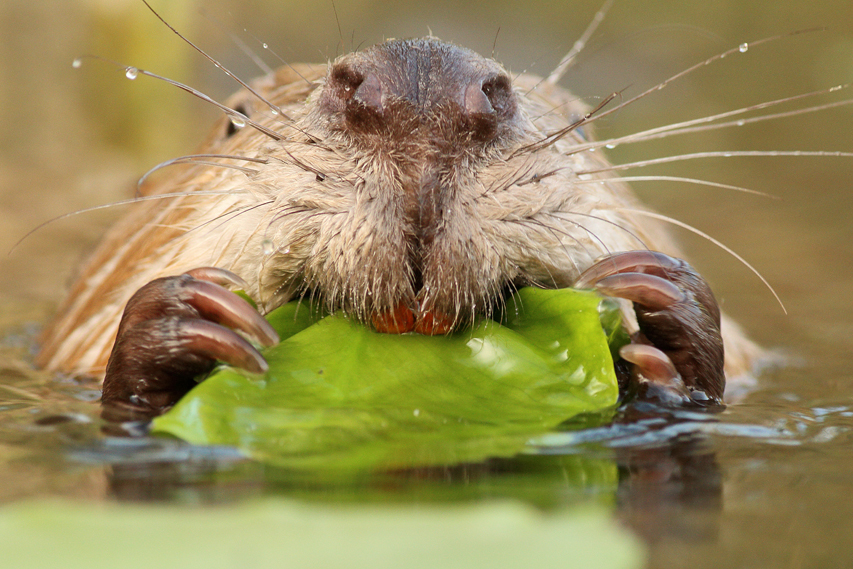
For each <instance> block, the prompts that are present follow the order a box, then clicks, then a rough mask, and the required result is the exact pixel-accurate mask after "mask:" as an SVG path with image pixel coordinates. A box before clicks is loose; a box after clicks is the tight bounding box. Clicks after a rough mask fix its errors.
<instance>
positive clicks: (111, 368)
mask: <svg viewBox="0 0 853 569" xmlns="http://www.w3.org/2000/svg"><path fill="white" fill-rule="evenodd" d="M225 286H233V287H236V288H245V287H246V283H245V282H244V281H243V279H241V278H240V277H238V276H237V275H235V274H233V273H231V272H229V271H225V270H222V269H217V268H213V267H204V268H199V269H194V270H192V271H188V272H187V273H184V274H183V275H180V276H174V277H165V278H160V279H156V280H153V281H151V282H150V283H148V284H147V285H145V286H143V287H142V288H140V289H139V290H138V291H137V292H136V293H135V294H134V295H133V296H132V297H131V299H130V300H129V301H128V303H127V306H126V307H125V309H124V314H123V316H122V319H121V323H120V324H119V329H118V335H117V336H116V342H115V345H114V346H113V350H112V353H111V354H110V359H109V363H108V364H107V372H106V377H105V379H104V391H103V396H102V399H101V400H102V402H103V403H105V404H107V403H118V404H127V405H130V406H131V407H133V408H135V409H138V410H141V411H151V412H153V413H160V412H163V411H165V410H166V409H168V408H169V407H171V406H172V405H173V404H174V403H175V402H176V401H177V400H178V399H180V398H181V397H182V396H183V395H184V394H185V393H186V392H187V391H189V390H190V389H191V388H192V387H193V385H195V379H196V378H197V377H199V376H201V375H203V374H206V373H208V372H209V371H210V370H211V369H212V368H213V366H214V365H215V363H216V361H223V362H225V363H228V364H231V365H234V366H237V367H240V368H242V369H245V370H247V371H251V372H257V373H261V372H264V371H266V370H267V363H266V361H265V360H264V358H263V356H261V354H260V353H258V351H257V350H256V349H255V348H254V347H253V346H252V344H250V343H249V342H248V341H246V340H245V339H244V338H243V337H242V336H240V335H238V334H237V333H236V332H235V331H234V330H239V331H241V332H243V333H245V334H246V335H247V336H248V337H249V338H252V339H253V340H255V341H256V342H257V343H258V344H260V345H263V346H270V345H273V344H276V343H278V334H276V332H275V330H273V329H272V327H271V326H270V325H269V323H268V322H267V321H266V320H264V319H263V317H261V315H260V314H258V312H257V311H256V310H255V309H254V308H253V307H252V306H251V305H250V304H249V303H248V302H246V301H245V300H243V299H242V298H240V297H239V296H238V295H236V294H234V293H233V292H230V291H228V290H227V289H225V288H224V287H225ZM231 328H233V329H234V330H232V329H231Z"/></svg>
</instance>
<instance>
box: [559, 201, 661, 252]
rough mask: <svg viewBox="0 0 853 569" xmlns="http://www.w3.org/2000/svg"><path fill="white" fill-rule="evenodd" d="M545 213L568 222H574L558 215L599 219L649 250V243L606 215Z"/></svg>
mask: <svg viewBox="0 0 853 569" xmlns="http://www.w3.org/2000/svg"><path fill="white" fill-rule="evenodd" d="M626 211H630V210H626ZM547 213H548V215H550V216H552V217H556V218H558V219H563V221H568V222H569V223H574V222H573V221H571V220H569V219H564V218H562V217H560V216H561V215H578V216H581V217H588V218H590V219H594V220H596V221H600V222H602V223H607V224H609V225H612V226H614V227H615V228H617V229H620V230H622V231H624V232H625V233H627V234H628V235H630V236H631V237H632V238H633V239H634V240H635V241H637V243H639V244H640V246H641V247H642V248H643V249H646V250H650V249H649V245H648V244H647V243H646V242H645V241H644V240H643V238H642V237H640V236H639V235H637V234H636V233H634V232H633V231H631V230H630V229H628V228H627V227H625V226H624V225H622V224H620V223H617V222H615V221H613V220H612V219H607V218H606V217H601V216H599V215H593V214H591V213H582V212H579V211H554V212H547ZM579 227H580V228H581V229H583V230H584V231H587V232H588V233H590V235H593V236H594V235H595V234H594V233H591V232H590V231H589V230H588V229H587V228H585V227H583V226H579ZM606 249H607V248H606V247H605V250H606Z"/></svg>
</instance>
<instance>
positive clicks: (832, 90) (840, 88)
mask: <svg viewBox="0 0 853 569" xmlns="http://www.w3.org/2000/svg"><path fill="white" fill-rule="evenodd" d="M75 61H76V60H75ZM77 67H80V66H79V65H78V66H77ZM843 88H844V85H836V86H835V87H832V88H831V89H830V90H829V92H830V93H835V92H836V91H840V90H842V89H843Z"/></svg>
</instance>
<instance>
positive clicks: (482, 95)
mask: <svg viewBox="0 0 853 569" xmlns="http://www.w3.org/2000/svg"><path fill="white" fill-rule="evenodd" d="M465 111H466V112H467V113H468V114H469V115H489V114H492V113H494V112H495V109H494V107H493V106H492V103H491V101H489V97H488V94H487V93H486V90H485V85H483V86H480V85H479V84H478V83H471V84H470V85H468V87H467V88H466V89H465Z"/></svg>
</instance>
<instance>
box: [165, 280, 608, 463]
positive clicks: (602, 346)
mask: <svg viewBox="0 0 853 569" xmlns="http://www.w3.org/2000/svg"><path fill="white" fill-rule="evenodd" d="M599 300H600V299H599V298H598V297H597V296H595V295H594V294H591V293H586V292H579V291H574V290H570V289H563V290H547V291H546V290H538V289H533V288H526V289H522V290H521V291H519V292H518V293H517V294H516V295H515V296H513V297H512V298H511V299H510V300H509V301H508V302H507V306H508V309H507V313H506V314H505V315H504V323H503V324H499V323H498V322H495V321H493V320H487V319H483V320H481V321H480V322H479V323H477V324H476V325H475V326H473V327H472V328H468V329H465V330H462V331H459V332H456V333H454V334H452V335H450V336H421V335H414V334H410V335H390V334H380V333H377V332H374V331H372V330H370V329H368V328H367V327H365V326H363V325H361V324H359V323H357V322H354V321H351V320H348V319H347V318H345V317H344V316H342V315H331V316H326V317H324V318H322V319H319V320H318V321H316V322H315V321H313V318H312V317H311V311H310V310H309V309H308V308H307V307H305V306H304V305H303V306H301V307H300V306H299V305H298V303H291V304H289V305H287V306H284V307H282V308H280V309H279V310H277V311H275V312H274V313H272V314H270V316H269V319H270V322H272V323H273V325H274V326H275V327H276V328H277V329H278V331H279V333H280V334H281V337H282V338H283V340H282V342H281V343H280V344H278V345H277V346H274V347H273V348H270V349H269V350H267V351H265V352H264V356H265V357H266V358H267V361H268V362H269V364H270V371H269V372H268V373H267V374H266V375H265V376H250V375H247V374H245V373H244V372H241V371H240V370H235V369H230V368H225V369H222V370H220V371H218V372H217V373H215V374H213V375H212V376H211V377H209V378H208V379H206V380H205V381H204V382H202V383H201V384H200V385H198V386H197V387H196V388H195V389H193V390H192V391H191V392H190V393H189V394H187V395H186V396H185V397H184V398H183V399H182V400H181V401H180V402H179V403H178V404H177V405H176V406H175V407H174V408H173V409H172V410H170V411H169V412H168V413H166V414H165V415H163V416H162V417H159V418H157V419H156V420H155V421H154V430H155V431H157V432H163V433H170V434H172V435H175V436H177V437H180V438H182V439H184V440H187V441H189V442H191V443H196V444H224V445H231V446H235V447H237V448H240V449H242V450H244V451H245V452H246V453H247V454H249V455H250V456H252V457H254V458H257V459H260V460H264V461H268V462H271V463H275V464H277V465H279V466H285V467H288V468H294V469H301V470H305V471H311V472H317V473H319V472H322V473H324V474H326V475H332V476H335V475H336V474H338V475H345V474H347V473H350V474H351V473H353V472H354V471H366V472H370V471H375V470H379V469H381V470H387V469H399V468H411V467H417V466H429V465H439V464H457V463H461V462H471V461H481V460H483V459H485V458H488V457H495V456H512V455H514V454H517V453H518V452H519V451H521V450H522V449H523V448H524V443H525V442H526V441H527V440H528V439H529V438H530V437H532V436H535V435H537V434H541V433H543V432H547V431H548V430H550V429H553V428H554V427H555V426H557V425H558V424H560V423H561V422H563V421H565V420H566V419H568V418H570V417H572V416H574V415H577V414H579V413H586V412H598V411H601V410H603V409H607V408H609V407H612V406H613V405H614V404H615V403H616V400H617V395H618V387H617V384H616V379H615V376H614V371H613V363H612V359H611V355H610V348H609V347H608V343H607V337H606V335H605V333H604V331H603V329H602V324H601V320H600V319H599V312H598V305H599Z"/></svg>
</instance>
